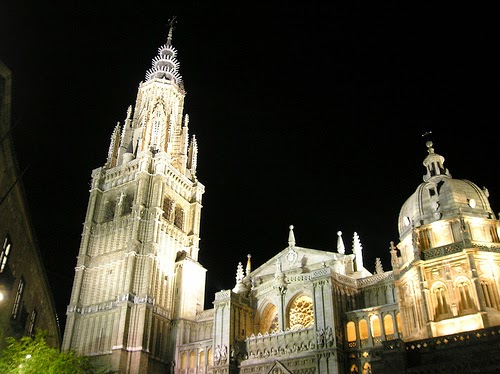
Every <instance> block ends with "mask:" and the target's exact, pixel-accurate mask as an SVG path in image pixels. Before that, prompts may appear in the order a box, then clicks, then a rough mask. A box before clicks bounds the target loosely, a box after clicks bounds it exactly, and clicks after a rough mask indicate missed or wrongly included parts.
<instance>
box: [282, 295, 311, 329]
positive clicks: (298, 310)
mask: <svg viewBox="0 0 500 374" xmlns="http://www.w3.org/2000/svg"><path fill="white" fill-rule="evenodd" d="M313 324H314V314H313V302H312V299H311V298H310V297H309V296H306V295H299V296H297V297H296V298H295V299H293V301H292V303H291V306H290V309H289V311H288V327H289V328H290V330H300V329H305V328H308V327H309V326H312V325H313Z"/></svg>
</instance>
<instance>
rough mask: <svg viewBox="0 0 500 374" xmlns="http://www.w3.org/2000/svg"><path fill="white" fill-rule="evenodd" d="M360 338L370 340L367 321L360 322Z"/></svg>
mask: <svg viewBox="0 0 500 374" xmlns="http://www.w3.org/2000/svg"><path fill="white" fill-rule="evenodd" d="M358 329H359V338H360V339H361V340H365V339H368V322H366V319H362V320H360V321H359V322H358Z"/></svg>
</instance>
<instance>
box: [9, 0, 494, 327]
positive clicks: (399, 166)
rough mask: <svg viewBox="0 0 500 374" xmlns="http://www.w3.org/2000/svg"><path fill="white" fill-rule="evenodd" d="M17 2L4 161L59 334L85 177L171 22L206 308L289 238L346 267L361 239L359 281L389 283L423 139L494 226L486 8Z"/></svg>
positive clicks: (490, 29)
mask: <svg viewBox="0 0 500 374" xmlns="http://www.w3.org/2000/svg"><path fill="white" fill-rule="evenodd" d="M21 3H22V2H21V1H3V2H1V3H0V60H2V61H3V62H4V63H5V64H6V65H7V66H8V67H9V68H10V69H11V70H12V73H13V113H12V122H13V123H12V125H13V127H14V129H13V133H14V140H15V146H16V150H17V153H18V155H17V156H18V159H19V164H20V168H21V170H24V169H25V168H27V169H26V173H25V174H24V180H23V182H24V187H25V190H26V194H27V200H28V206H29V210H30V212H31V216H32V222H33V226H34V229H35V233H36V236H37V238H38V242H39V243H38V244H39V247H40V251H41V253H42V256H43V258H44V260H45V267H46V272H47V276H48V278H49V281H50V283H51V286H52V291H53V294H54V298H55V301H56V304H57V308H58V314H59V318H60V320H61V328H62V329H64V321H65V310H66V306H67V304H68V303H69V297H70V292H71V286H72V282H73V275H74V266H75V264H76V256H77V254H78V250H79V245H80V238H81V232H82V223H83V222H84V219H85V212H86V207H87V202H88V196H89V182H90V180H91V172H92V170H93V169H95V168H98V167H100V166H102V165H103V164H104V163H105V161H106V157H107V152H108V146H109V141H110V136H111V133H112V131H113V128H114V127H115V125H116V123H117V122H120V123H123V121H124V119H125V117H126V111H127V108H128V106H129V105H132V106H134V105H135V99H136V95H137V88H138V85H139V83H140V82H141V81H143V80H144V77H145V73H146V71H147V70H148V69H149V68H150V66H151V60H152V59H153V58H154V57H155V56H156V54H157V50H158V47H160V46H161V45H162V44H164V43H165V42H166V39H167V33H168V21H169V19H171V18H172V17H173V16H176V17H177V18H176V20H177V22H176V26H175V30H174V34H173V45H174V46H175V47H176V49H177V50H178V60H179V62H180V73H181V75H182V77H183V80H184V85H185V89H186V91H187V95H186V99H185V113H187V114H189V116H190V124H189V125H190V133H191V134H195V135H196V137H197V140H198V145H199V154H198V178H199V180H200V182H201V183H203V184H204V185H205V187H206V192H205V194H204V196H203V210H202V222H201V242H200V248H201V249H200V258H199V260H200V262H201V263H202V265H204V266H205V267H206V268H207V269H208V273H207V292H206V306H207V307H211V305H212V304H211V303H212V301H213V298H214V292H216V291H219V290H221V289H229V288H232V287H233V286H234V283H235V276H236V267H237V264H238V262H240V261H241V262H243V264H245V261H246V256H247V254H251V255H252V265H253V268H254V269H255V268H257V267H258V266H260V265H261V264H263V263H264V262H266V261H267V260H268V259H269V258H271V257H272V256H274V255H275V254H277V253H278V252H279V251H281V250H282V249H284V248H285V247H286V246H287V240H288V226H289V225H291V224H292V225H294V227H295V230H294V232H295V237H296V242H297V245H298V246H301V247H307V248H314V249H322V250H329V251H335V250H336V242H337V231H339V230H340V231H342V232H343V238H344V243H345V245H346V249H347V253H351V243H352V237H353V233H354V232H357V233H358V235H359V237H360V240H361V244H362V247H363V256H364V262H365V267H366V268H367V269H368V270H370V271H374V263H375V258H376V257H379V258H381V260H382V263H383V265H384V270H391V268H390V256H389V252H388V250H389V245H390V241H394V242H396V243H397V242H398V239H399V238H398V232H397V221H398V214H399V209H400V208H401V206H402V205H403V203H404V202H405V200H406V199H407V198H408V197H409V196H410V195H411V194H412V193H413V192H414V191H415V189H416V188H417V186H418V185H419V184H420V183H421V182H422V176H423V174H424V167H423V165H422V161H423V159H424V158H425V156H426V155H427V152H426V147H425V142H426V141H427V140H432V141H433V142H434V148H435V150H436V152H437V153H439V154H441V155H443V156H444V157H445V159H446V160H445V166H446V167H447V168H448V169H449V171H450V173H451V174H452V176H453V177H454V178H460V179H469V180H471V181H473V182H474V183H476V184H477V185H478V186H479V187H483V186H486V187H487V188H488V189H489V192H490V203H491V205H492V208H493V211H494V212H495V213H498V212H499V211H500V200H499V195H500V186H499V185H498V179H499V178H498V157H499V156H498V155H499V147H498V144H499V142H498V139H499V138H498V123H499V112H498V99H499V95H498V93H499V79H498V73H497V70H498V64H497V63H496V62H495V61H496V60H495V58H494V57H495V55H496V53H497V49H498V38H497V34H498V33H497V32H496V31H495V26H496V25H497V22H496V21H495V22H490V18H491V19H494V18H495V14H497V13H495V12H494V11H493V10H492V9H484V8H483V9H474V8H471V7H469V8H463V9H458V8H446V9H444V8H445V7H444V5H443V6H442V9H439V7H438V6H437V5H436V4H432V5H431V4H429V5H425V4H421V3H418V5H415V6H409V5H407V6H405V7H404V8H400V7H398V6H397V5H393V4H392V3H387V4H384V3H382V4H380V3H379V4H375V3H373V4H371V5H364V4H363V3H362V2H352V5H351V6H350V7H349V8H348V7H347V6H346V5H342V6H337V5H331V4H330V5H314V3H315V2H314V1H313V2H307V4H308V5H304V6H299V5H291V4H290V3H289V2H284V1H273V2H271V4H266V5H265V6H258V5H256V4H255V2H244V4H246V5H242V4H243V3H242V2H234V1H233V2H221V1H211V2H207V3H209V5H208V4H204V3H203V2H201V1H184V2H169V1H164V2H149V1H141V2H134V4H135V5H131V4H128V5H127V4H124V3H128V2H114V1H106V2H102V1H101V2H85V4H77V3H76V2H69V1H66V2H62V3H61V4H57V3H56V2H51V3H50V4H49V3H46V4H44V3H43V2H33V4H32V5H30V6H28V5H26V4H21ZM130 3H132V2H130ZM328 3H330V2H328ZM394 3H397V2H394ZM139 4H140V5H139ZM179 4H182V5H179ZM388 4H391V5H388ZM469 5H470V6H471V4H469ZM429 131H431V132H432V133H431V134H430V135H428V136H422V135H423V134H424V133H426V132H429Z"/></svg>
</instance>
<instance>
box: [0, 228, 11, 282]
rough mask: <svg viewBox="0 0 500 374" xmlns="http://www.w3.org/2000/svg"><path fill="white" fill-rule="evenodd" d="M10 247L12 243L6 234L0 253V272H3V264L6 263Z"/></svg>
mask: <svg viewBox="0 0 500 374" xmlns="http://www.w3.org/2000/svg"><path fill="white" fill-rule="evenodd" d="M11 248H12V243H11V241H10V238H9V236H8V235H7V237H6V238H5V240H4V241H3V246H2V252H1V253H0V273H3V271H4V270H5V266H6V265H7V261H8V259H9V254H10V250H11Z"/></svg>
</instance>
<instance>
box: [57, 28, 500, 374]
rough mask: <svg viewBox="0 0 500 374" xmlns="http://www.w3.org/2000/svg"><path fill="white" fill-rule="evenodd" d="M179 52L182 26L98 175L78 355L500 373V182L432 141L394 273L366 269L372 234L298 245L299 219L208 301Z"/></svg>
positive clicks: (129, 368)
mask: <svg viewBox="0 0 500 374" xmlns="http://www.w3.org/2000/svg"><path fill="white" fill-rule="evenodd" d="M176 55H177V51H176V49H175V48H174V47H173V45H172V28H171V29H170V31H169V34H168V38H167V42H166V44H165V45H163V46H161V47H160V48H159V49H158V55H157V56H156V57H155V58H153V61H152V67H151V68H150V69H149V70H148V71H147V72H146V76H145V81H144V82H141V83H140V85H139V89H138V94H137V99H136V103H135V107H134V108H132V107H129V109H128V111H127V114H126V119H125V121H124V123H123V125H120V124H118V125H117V126H116V127H115V128H114V130H113V132H112V136H111V142H110V146H109V150H108V157H107V162H106V163H105V165H103V166H102V167H99V168H97V169H95V170H93V172H92V181H91V189H90V196H89V203H88V208H87V213H86V217H85V222H84V228H83V233H82V240H81V245H80V249H79V254H78V258H77V264H76V271H75V277H74V283H73V290H72V294H71V299H70V302H69V305H68V308H67V320H66V328H65V332H64V339H63V344H62V347H63V349H64V350H75V351H76V352H77V353H79V354H83V355H87V356H90V357H92V359H93V361H94V362H95V363H96V364H98V365H101V366H103V367H106V368H108V369H109V370H111V371H116V372H120V373H166V372H167V373H183V374H184V373H185V374H188V373H213V374H216V373H217V374H221V373H436V372H447V373H449V372H456V373H464V372H476V371H474V370H480V372H482V373H484V372H487V373H493V372H497V371H498V370H499V368H500V360H499V358H498V357H500V356H499V353H500V351H499V350H500V348H499V347H500V345H499V344H498V343H499V340H498V336H499V333H500V319H499V317H500V312H499V311H500V297H499V288H498V287H499V285H498V276H499V270H500V269H499V264H500V254H499V252H500V240H499V232H500V224H499V221H498V219H497V217H496V216H495V214H494V213H493V211H492V209H491V207H490V205H489V201H488V191H487V190H486V189H484V188H479V187H478V186H477V185H475V184H474V183H473V182H471V181H468V180H461V179H454V178H452V176H451V173H450V172H449V171H448V170H447V169H446V168H445V167H444V161H445V159H444V157H443V156H441V155H439V154H438V153H436V152H435V150H434V146H433V144H432V142H430V141H429V142H427V156H426V157H425V159H424V161H423V165H424V168H425V169H424V170H425V174H424V181H423V183H421V184H420V185H418V186H417V188H416V190H415V193H414V194H412V195H411V196H410V197H409V198H408V200H407V201H406V202H405V203H404V205H403V206H402V208H401V210H400V216H399V227H398V228H399V235H400V241H399V243H397V244H396V243H391V246H390V248H389V249H388V252H387V256H388V257H390V259H391V265H392V269H391V270H390V271H384V269H383V267H382V264H381V261H380V259H378V260H377V262H376V266H375V272H374V273H371V272H370V271H369V270H367V269H366V267H365V264H364V263H363V248H362V245H361V242H360V240H359V237H358V235H357V234H356V233H354V235H353V238H352V246H350V248H346V245H345V243H344V238H343V236H342V233H341V232H338V243H337V250H336V251H334V252H330V251H323V250H316V249H312V248H307V247H301V246H298V245H297V243H296V240H295V232H294V228H293V226H290V227H289V229H288V245H286V246H285V247H284V248H282V249H281V250H278V251H276V252H275V255H274V256H272V257H271V258H270V259H269V260H268V261H267V262H265V263H264V264H262V265H260V266H258V267H257V268H255V269H253V267H252V262H251V255H249V256H248V257H247V258H246V259H242V261H241V262H240V263H239V264H238V267H237V269H235V270H236V282H235V285H234V288H232V289H230V290H223V291H220V292H217V293H216V294H215V295H214V296H213V300H214V301H213V305H214V307H213V308H212V309H207V310H205V309H204V298H205V282H206V277H205V275H206V269H205V268H204V267H203V266H202V264H200V263H199V262H198V252H199V249H200V248H199V240H200V237H199V234H200V217H201V209H202V196H203V193H204V185H203V184H202V183H201V182H200V181H198V179H197V174H196V169H197V153H198V148H197V143H196V138H195V137H194V136H190V135H189V117H188V115H187V114H184V97H185V94H186V93H185V90H184V87H183V83H182V77H181V75H180V73H179V63H178V61H177V59H176ZM479 352H481V355H479ZM485 355H486V356H485ZM485 357H486V358H485ZM477 372H479V371H477Z"/></svg>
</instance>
